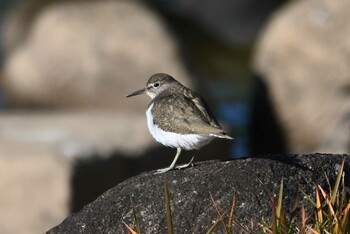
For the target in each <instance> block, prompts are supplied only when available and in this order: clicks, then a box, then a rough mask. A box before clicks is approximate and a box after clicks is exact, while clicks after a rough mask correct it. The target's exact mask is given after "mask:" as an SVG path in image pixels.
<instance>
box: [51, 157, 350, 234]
mask: <svg viewBox="0 0 350 234" xmlns="http://www.w3.org/2000/svg"><path fill="white" fill-rule="evenodd" d="M273 159H274V160H273ZM342 159H345V160H346V166H345V185H346V189H347V191H348V192H350V187H349V184H350V183H348V182H349V179H350V178H349V173H350V157H349V156H348V155H322V154H315V155H290V156H283V155H275V156H271V157H270V158H267V157H265V158H250V159H242V160H233V161H221V162H220V161H209V162H202V163H198V164H195V166H194V167H192V168H188V169H185V170H181V171H170V172H168V173H166V174H164V175H153V173H154V171H151V172H145V173H142V174H140V175H138V176H136V177H134V178H130V179H128V180H126V181H124V182H122V183H120V184H118V185H117V186H115V187H114V188H112V189H110V190H108V191H106V192H105V193H104V194H102V195H101V196H100V197H99V198H98V199H96V200H95V201H94V202H92V203H90V204H88V205H87V206H85V207H84V208H83V209H82V210H80V211H79V212H77V213H75V214H73V215H71V216H70V217H68V218H67V219H65V220H64V221H63V222H62V223H61V224H60V225H58V226H56V227H54V228H52V229H51V230H49V231H48V232H47V233H50V234H54V233H128V231H127V230H126V228H125V225H124V223H123V222H125V223H127V224H128V225H130V226H133V227H134V225H133V224H134V222H133V217H132V211H131V209H132V205H131V202H130V200H132V201H133V204H134V207H135V210H136V215H137V217H138V220H139V225H140V228H141V231H142V232H143V233H166V232H167V224H166V213H165V198H164V190H163V188H164V187H163V186H164V181H166V183H167V185H168V188H169V193H170V200H171V207H172V216H173V225H174V229H175V230H174V231H175V233H205V232H206V231H207V230H208V229H209V227H210V226H211V225H212V224H213V223H212V222H213V220H216V219H217V218H218V214H217V212H216V211H215V208H214V205H213V203H212V201H211V198H210V194H211V195H212V197H213V199H214V200H215V203H216V204H217V206H218V207H219V208H218V209H220V210H221V211H227V212H229V210H230V208H231V200H232V196H233V194H234V193H236V194H237V198H236V205H235V218H236V219H237V220H239V222H241V223H242V224H244V225H249V224H250V221H251V220H253V222H255V224H257V222H258V221H261V218H262V217H264V218H266V219H269V217H271V209H272V208H271V207H272V205H271V203H270V198H269V196H268V194H267V193H268V192H267V191H269V192H270V193H271V194H272V195H273V196H275V195H276V194H278V191H279V186H280V182H281V179H282V178H283V179H284V200H283V202H284V206H285V207H287V209H290V208H291V207H292V204H293V201H294V196H295V193H296V192H297V189H298V185H299V186H300V188H301V189H303V190H304V191H305V192H306V193H307V194H310V195H311V196H313V194H314V190H315V182H317V183H319V184H320V185H321V186H323V187H324V188H325V189H327V188H328V185H327V182H326V179H325V175H327V176H328V178H329V180H330V181H331V183H333V182H334V180H335V178H336V176H337V172H338V170H339V167H340V165H341V161H342ZM299 202H300V203H302V202H303V203H305V204H309V203H308V202H307V201H306V200H304V199H302V197H301V196H300V200H299ZM306 208H307V212H313V211H314V210H313V209H312V208H311V206H310V204H309V205H307V206H306ZM221 228H222V227H219V231H218V232H216V233H224V232H222V229H221ZM220 230H221V231H220Z"/></svg>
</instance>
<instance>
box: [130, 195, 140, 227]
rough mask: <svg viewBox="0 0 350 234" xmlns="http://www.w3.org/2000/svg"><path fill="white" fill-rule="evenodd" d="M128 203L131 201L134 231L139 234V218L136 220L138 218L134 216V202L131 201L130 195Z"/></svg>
mask: <svg viewBox="0 0 350 234" xmlns="http://www.w3.org/2000/svg"><path fill="white" fill-rule="evenodd" d="M130 203H131V211H132V216H133V218H134V224H135V227H136V232H137V234H141V231H140V226H139V220H138V218H137V216H136V212H135V206H134V203H133V201H132V197H130Z"/></svg>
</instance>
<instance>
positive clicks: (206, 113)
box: [126, 73, 233, 174]
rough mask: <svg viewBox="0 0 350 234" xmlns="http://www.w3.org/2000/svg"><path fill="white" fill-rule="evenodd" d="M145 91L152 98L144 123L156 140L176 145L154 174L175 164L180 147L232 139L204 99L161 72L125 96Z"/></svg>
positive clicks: (184, 166) (172, 145) (192, 146)
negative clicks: (167, 163) (171, 156)
mask: <svg viewBox="0 0 350 234" xmlns="http://www.w3.org/2000/svg"><path fill="white" fill-rule="evenodd" d="M140 94H147V95H148V96H149V97H150V98H151V99H152V100H151V102H150V103H149V105H148V107H147V110H146V117H147V126H148V130H149V132H150V133H151V135H152V136H153V137H154V138H155V140H156V141H158V142H159V143H161V144H163V145H164V146H168V147H172V148H176V149H177V151H176V155H175V157H174V160H173V161H172V163H171V164H170V166H169V167H166V168H163V169H158V170H157V171H156V173H155V174H161V173H165V172H167V171H170V170H172V169H174V168H177V169H182V168H186V167H188V166H190V165H191V164H192V160H193V158H192V159H191V161H190V162H189V163H187V164H185V165H181V166H176V167H175V164H176V161H177V159H178V158H179V156H180V154H181V151H182V150H198V149H200V148H202V147H203V146H205V145H207V144H209V143H210V142H211V141H212V140H213V139H215V138H225V139H229V140H232V139H233V138H232V137H231V136H229V135H228V134H227V133H226V132H225V131H224V130H223V129H222V128H221V126H220V125H219V123H218V121H217V120H216V119H215V117H214V115H213V113H212V112H211V110H210V108H209V106H208V104H207V102H206V101H205V100H204V99H203V98H202V97H201V95H200V94H199V93H197V92H195V91H193V90H191V89H189V88H187V87H185V86H184V85H182V84H181V83H180V82H179V81H177V80H176V79H174V78H173V77H172V76H170V75H168V74H165V73H157V74H154V75H152V76H151V77H150V78H149V80H148V82H147V84H146V87H145V88H142V89H139V90H137V91H135V92H132V93H130V94H129V95H127V96H126V97H127V98H128V97H132V96H136V95H140Z"/></svg>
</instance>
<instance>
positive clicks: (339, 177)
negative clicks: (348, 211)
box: [331, 159, 345, 205]
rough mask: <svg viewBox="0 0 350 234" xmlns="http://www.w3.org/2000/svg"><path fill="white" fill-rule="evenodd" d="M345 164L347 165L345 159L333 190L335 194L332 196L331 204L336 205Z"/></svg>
mask: <svg viewBox="0 0 350 234" xmlns="http://www.w3.org/2000/svg"><path fill="white" fill-rule="evenodd" d="M344 164H345V159H343V162H342V164H341V167H340V170H339V173H338V176H337V180H336V181H335V185H334V188H333V192H332V196H331V204H332V205H334V202H335V198H336V197H337V193H338V189H339V184H340V179H341V177H342V174H343V170H344Z"/></svg>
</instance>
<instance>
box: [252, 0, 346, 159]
mask: <svg viewBox="0 0 350 234" xmlns="http://www.w3.org/2000/svg"><path fill="white" fill-rule="evenodd" d="M349 7H350V2H348V1H327V0H322V1H317V0H308V1H291V2H290V3H289V4H287V5H286V6H285V7H284V8H282V9H281V10H280V11H278V12H277V14H275V15H274V17H272V19H271V21H270V23H269V25H268V26H267V28H266V30H265V31H264V33H263V34H262V36H261V38H260V40H259V42H258V45H257V51H256V55H255V59H254V69H255V72H256V73H257V74H258V75H259V78H260V79H262V80H261V82H262V83H263V85H265V86H266V89H267V95H268V96H269V97H270V98H271V102H272V106H273V109H274V110H273V111H274V112H275V114H276V115H275V116H276V121H277V125H280V127H281V133H282V134H283V135H284V138H285V146H286V151H287V152H303V153H305V152H315V151H318V150H322V152H333V153H349V152H350V130H349V129H350V128H349V127H350V91H349V87H350V79H349V74H350V62H349V59H348V57H349V54H350V46H349V43H348V38H349V36H350V27H349V24H348V23H347V22H348V21H349V20H350V15H349V14H348V11H347V9H349ZM258 98H259V97H258ZM260 98H261V97H260ZM260 104H261V102H260V101H259V99H258V100H257V106H258V105H260ZM256 119H257V120H258V121H259V120H261V119H263V118H259V117H257V118H256ZM259 126H269V125H268V124H266V123H264V122H262V123H261V124H259ZM262 131H263V132H262V133H261V134H260V135H259V137H260V138H261V137H263V136H265V137H270V135H269V132H270V131H271V129H270V128H268V127H266V128H265V129H262ZM340 138H341V139H340ZM274 139H278V138H274ZM278 140H279V139H278ZM267 151H268V150H267ZM265 152H266V151H265ZM268 152H269V151H268ZM254 153H256V152H254ZM259 153H264V152H261V151H260V152H259Z"/></svg>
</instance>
